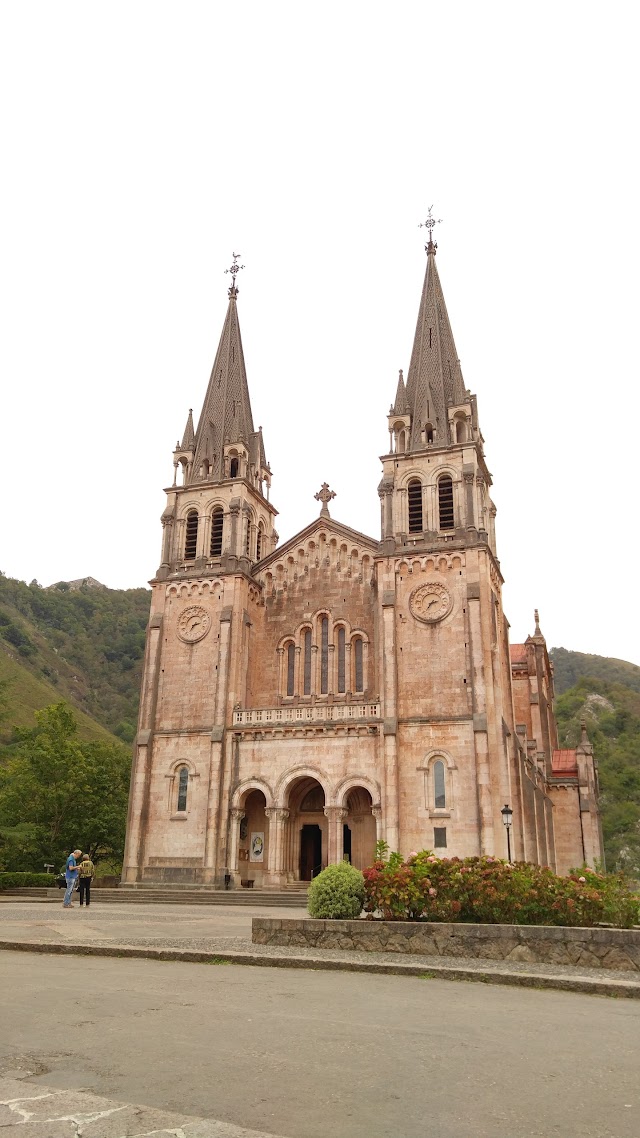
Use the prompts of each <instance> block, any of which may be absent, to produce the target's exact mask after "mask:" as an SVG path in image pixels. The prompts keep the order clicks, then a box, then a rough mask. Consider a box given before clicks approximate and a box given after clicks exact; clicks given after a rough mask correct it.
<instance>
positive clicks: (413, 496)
mask: <svg viewBox="0 0 640 1138" xmlns="http://www.w3.org/2000/svg"><path fill="white" fill-rule="evenodd" d="M408 492H409V533H422V483H421V482H420V480H419V479H418V478H412V479H411V482H410V483H409V487H408Z"/></svg>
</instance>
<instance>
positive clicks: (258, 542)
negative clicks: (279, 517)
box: [256, 522, 264, 561]
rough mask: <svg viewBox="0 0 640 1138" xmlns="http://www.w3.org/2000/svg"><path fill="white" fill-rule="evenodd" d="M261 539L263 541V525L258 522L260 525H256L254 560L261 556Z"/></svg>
mask: <svg viewBox="0 0 640 1138" xmlns="http://www.w3.org/2000/svg"><path fill="white" fill-rule="evenodd" d="M263 541H264V526H263V525H262V522H260V525H259V526H258V534H257V537H256V561H259V560H260V558H261V557H262V556H263V550H262V545H263Z"/></svg>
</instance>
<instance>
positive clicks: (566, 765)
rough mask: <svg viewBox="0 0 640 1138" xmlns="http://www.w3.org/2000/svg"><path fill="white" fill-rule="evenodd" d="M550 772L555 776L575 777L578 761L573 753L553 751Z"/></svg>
mask: <svg viewBox="0 0 640 1138" xmlns="http://www.w3.org/2000/svg"><path fill="white" fill-rule="evenodd" d="M551 770H552V773H553V774H555V775H563V774H566V775H575V774H577V773H578V760H577V759H576V753H575V751H554V752H553V758H552V760H551Z"/></svg>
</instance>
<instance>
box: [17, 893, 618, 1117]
mask: <svg viewBox="0 0 640 1138" xmlns="http://www.w3.org/2000/svg"><path fill="white" fill-rule="evenodd" d="M0 919H1V914H0ZM0 984H1V986H2V993H3V1015H2V1028H1V1036H0V1039H1V1042H0V1056H1V1057H2V1063H1V1064H0V1070H2V1071H4V1073H5V1075H6V1076H8V1077H11V1078H14V1077H15V1074H16V1072H17V1073H23V1074H24V1073H25V1072H28V1073H27V1074H26V1078H25V1079H24V1080H22V1086H23V1087H24V1088H25V1093H30V1091H31V1090H32V1089H33V1088H40V1089H41V1090H42V1093H43V1094H44V1093H46V1094H49V1093H50V1092H51V1091H56V1092H64V1093H65V1094H69V1093H70V1092H88V1093H89V1094H91V1095H95V1096H98V1097H100V1098H102V1099H106V1100H108V1105H107V1107H105V1108H104V1109H105V1110H106V1111H109V1110H111V1108H112V1107H113V1105H114V1103H115V1104H124V1103H142V1104H143V1105H144V1106H146V1107H148V1108H149V1109H150V1110H153V1111H160V1112H165V1114H166V1115H169V1116H170V1119H172V1120H173V1126H172V1127H170V1128H169V1133H173V1134H174V1135H175V1138H182V1133H184V1138H196V1136H197V1135H199V1134H200V1131H196V1130H189V1129H188V1128H187V1126H186V1125H185V1127H184V1129H183V1132H182V1131H181V1129H180V1127H179V1126H178V1125H177V1124H176V1118H182V1119H184V1118H186V1116H189V1117H191V1118H202V1119H216V1120H219V1121H220V1123H221V1124H222V1123H224V1124H228V1125H232V1126H239V1127H245V1128H247V1129H248V1130H250V1131H251V1130H253V1131H257V1132H258V1133H259V1134H264V1133H266V1134H272V1135H278V1136H283V1138H326V1136H327V1135H332V1136H335V1138H430V1136H433V1138H436V1136H437V1138H454V1136H455V1138H494V1136H495V1138H498V1136H499V1138H525V1136H527V1138H531V1136H538V1138H550V1136H556V1135H557V1136H558V1138H637V1134H638V1111H639V1108H640V1101H639V1096H638V1090H639V1080H638V1070H640V1047H639V1041H640V1002H638V1001H636V1000H613V999H607V998H603V997H597V996H582V995H575V994H573V993H565V992H540V991H532V990H521V989H515V988H506V987H494V986H490V987H489V986H486V985H483V984H452V983H448V982H444V981H441V980H433V979H428V978H425V979H418V978H415V977H395V976H376V975H359V974H357V973H356V974H354V973H349V972H338V973H333V972H322V971H299V970H298V971H296V970H292V969H285V968H282V969H273V968H256V967H249V966H247V967H243V968H237V967H233V966H232V965H217V966H216V965H208V964H192V965H190V966H186V965H184V964H181V963H174V962H160V961H149V960H132V959H126V958H125V959H114V958H94V957H86V956H80V957H78V958H77V961H74V959H73V958H70V957H69V956H53V955H49V954H33V953H24V952H10V951H5V952H1V953H0ZM14 1089H15V1088H14ZM5 1097H6V1096H5ZM14 1097H17V1096H14ZM60 1101H61V1102H63V1101H64V1100H63V1099H61V1100H60ZM74 1102H75V1106H74V1107H73V1108H70V1112H71V1113H73V1111H76V1112H80V1113H82V1111H83V1107H84V1106H87V1103H85V1100H83V1099H82V1097H81V1098H80V1099H79V1100H78V1098H77V1096H76V1099H74ZM109 1104H111V1105H109ZM92 1105H93V1104H92V1102H89V1103H88V1107H91V1106H92ZM55 1106H56V1103H55V1101H54V1100H53V1099H47V1100H44V1101H43V1102H42V1103H41V1107H42V1108H43V1109H45V1110H46V1111H47V1112H48V1114H47V1117H49V1118H52V1117H55V1114H54V1113H53V1112H51V1110H50V1108H51V1107H54V1108H55ZM8 1109H9V1108H4V1110H5V1113H4V1116H3V1119H2V1121H4V1123H5V1125H7V1123H9V1124H10V1123H11V1122H12V1121H14V1119H13V1118H12V1117H9V1116H8V1115H7V1113H6V1111H7V1110H8ZM38 1109H39V1110H40V1107H39V1108H38ZM68 1113H69V1112H68ZM90 1113H91V1111H90V1110H89V1109H87V1110H85V1111H84V1115H87V1114H90ZM39 1117H43V1115H42V1114H40V1115H39ZM122 1118H124V1119H125V1120H128V1122H130V1123H131V1125H130V1127H129V1129H126V1128H125V1129H122V1128H120V1129H119V1128H118V1127H119V1122H120V1121H121V1120H122ZM149 1118H150V1116H145V1115H137V1116H136V1115H132V1114H131V1112H129V1114H125V1113H123V1114H122V1116H121V1118H118V1114H117V1113H112V1114H108V1113H107V1114H105V1115H104V1117H103V1118H102V1119H96V1120H95V1122H94V1125H93V1129H91V1128H90V1127H89V1124H88V1122H85V1123H82V1124H81V1125H80V1126H79V1127H76V1129H75V1130H74V1131H71V1130H70V1129H69V1127H67V1128H66V1129H62V1128H53V1129H51V1130H49V1131H47V1130H45V1131H43V1130H42V1129H39V1130H38V1129H33V1126H34V1125H35V1123H34V1122H33V1121H29V1126H27V1125H26V1122H25V1123H24V1124H22V1123H20V1124H19V1125H20V1131H19V1132H18V1134H19V1135H21V1136H22V1138H67V1136H68V1138H71V1135H72V1134H73V1138H123V1135H124V1134H127V1135H133V1134H148V1133H149V1131H150V1130H153V1129H155V1130H156V1131H158V1130H159V1131H160V1133H162V1134H164V1133H166V1129H167V1121H166V1120H165V1122H163V1120H162V1119H161V1118H158V1119H156V1120H155V1121H154V1119H153V1118H151V1122H150V1125H147V1121H149ZM156 1122H157V1124H158V1125H156ZM98 1123H100V1125H98ZM61 1125H64V1126H66V1125H67V1124H66V1123H64V1124H61ZM203 1125H204V1124H203ZM207 1125H213V1124H211V1123H207ZM101 1127H102V1129H101ZM136 1127H137V1128H136ZM226 1133H228V1131H227V1132H225V1131H224V1130H218V1131H216V1130H203V1131H202V1138H209V1134H211V1135H214V1134H220V1136H221V1138H222V1135H225V1134H226ZM233 1135H234V1131H231V1132H230V1138H231V1136H233ZM234 1138H235V1136H234ZM238 1138H239V1136H238Z"/></svg>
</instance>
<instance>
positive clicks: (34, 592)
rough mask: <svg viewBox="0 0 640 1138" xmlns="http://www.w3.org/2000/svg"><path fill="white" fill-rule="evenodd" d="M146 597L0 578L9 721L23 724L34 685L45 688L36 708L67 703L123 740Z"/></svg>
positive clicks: (130, 722) (129, 731)
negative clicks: (10, 677) (10, 680)
mask: <svg viewBox="0 0 640 1138" xmlns="http://www.w3.org/2000/svg"><path fill="white" fill-rule="evenodd" d="M149 602H150V593H149V591H148V590H147V589H126V590H121V589H105V588H101V587H100V588H93V587H91V586H83V587H81V588H76V589H70V588H69V585H68V584H66V583H65V582H60V583H59V584H58V585H56V586H54V587H53V588H51V589H43V588H42V587H41V586H40V585H38V584H37V583H36V582H33V583H32V584H31V585H26V584H25V583H24V582H23V581H16V580H13V579H12V578H9V577H5V576H3V575H0V659H2V660H3V661H4V663H3V667H4V668H5V669H7V668H9V669H10V670H11V671H12V674H13V678H14V682H13V683H12V684H11V686H10V690H9V703H10V706H9V720H11V718H12V717H13V720H14V721H15V722H24V717H25V714H26V712H27V711H28V712H29V713H31V712H32V711H33V701H34V700H36V699H38V696H37V694H36V692H37V683H40V684H44V685H46V688H47V693H46V697H45V698H43V699H42V700H41V701H38V703H37V706H39V707H42V706H44V705H45V704H50V703H53V702H57V701H58V700H60V699H65V700H68V702H69V703H70V704H71V705H72V706H73V707H75V708H76V709H77V711H79V712H82V713H83V715H84V716H88V717H90V718H91V719H94V720H96V721H97V722H98V723H99V724H101V725H102V727H103V728H105V729H106V730H107V731H108V732H110V733H112V734H115V735H117V736H118V737H119V738H120V739H122V740H123V741H125V742H131V740H132V739H133V736H134V734H135V728H136V719H137V714H138V695H139V689H140V676H141V666H142V656H143V652H144V642H145V629H146V625H147V620H148V615H149ZM51 689H53V691H51ZM80 722H83V720H80ZM84 729H86V724H85V725H84Z"/></svg>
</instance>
